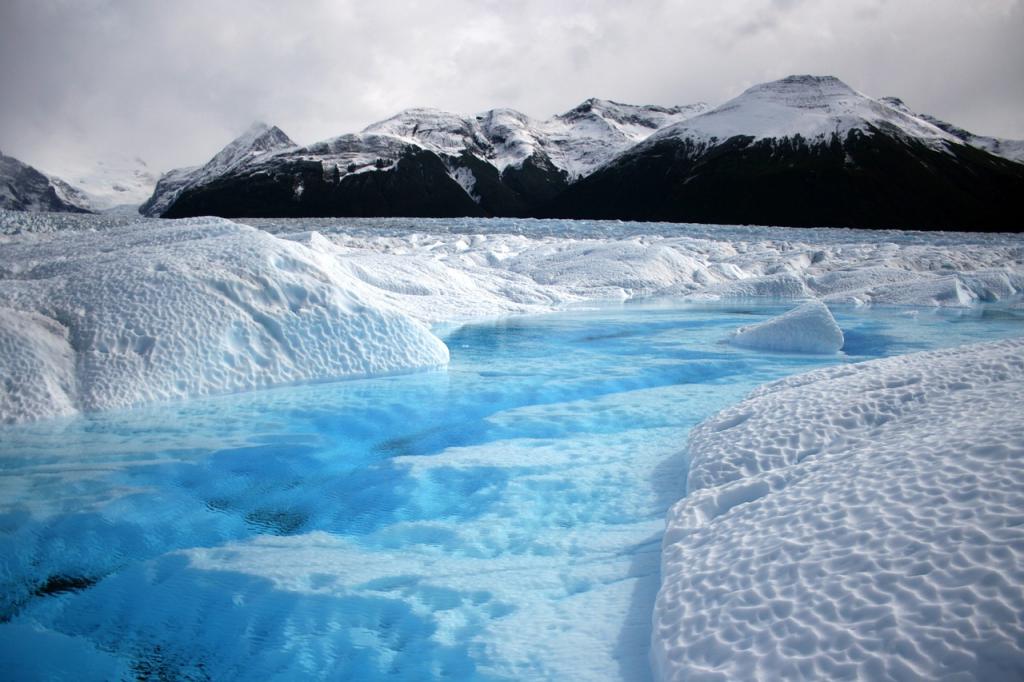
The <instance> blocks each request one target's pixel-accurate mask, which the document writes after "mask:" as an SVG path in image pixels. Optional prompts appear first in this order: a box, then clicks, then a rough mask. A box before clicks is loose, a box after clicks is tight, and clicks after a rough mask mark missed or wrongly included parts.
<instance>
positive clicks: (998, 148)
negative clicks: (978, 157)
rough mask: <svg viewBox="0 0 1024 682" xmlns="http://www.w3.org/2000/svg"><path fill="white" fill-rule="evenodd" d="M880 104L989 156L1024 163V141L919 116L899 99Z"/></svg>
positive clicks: (926, 115)
mask: <svg viewBox="0 0 1024 682" xmlns="http://www.w3.org/2000/svg"><path fill="white" fill-rule="evenodd" d="M879 101H880V102H882V103H884V104H887V105H888V106H890V107H892V108H893V109H896V110H898V111H902V112H903V113H905V114H909V115H910V116H915V117H917V118H920V119H923V120H925V121H927V122H929V123H931V124H933V125H935V126H937V127H939V128H941V129H942V130H945V131H946V132H947V133H949V134H950V135H953V136H954V137H956V138H959V139H960V140H961V141H962V142H965V143H966V144H969V145H971V146H972V147H977V148H978V149H983V150H985V151H986V152H988V153H989V154H995V155H996V156H1001V157H1003V158H1004V159H1008V160H1010V161H1016V162H1017V163H1024V140H1011V139H1007V138H1005V137H989V136H987V135H975V134H974V133H972V132H969V131H967V130H964V129H963V128H960V127H959V126H955V125H953V124H952V123H947V122H946V121H943V120H941V119H939V118H936V117H934V116H930V115H928V114H919V113H915V112H914V111H912V110H911V109H910V108H909V107H908V106H907V105H906V104H904V103H903V100H901V99H900V98H899V97H882V98H881V99H880V100H879Z"/></svg>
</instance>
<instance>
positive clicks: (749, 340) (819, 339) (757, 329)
mask: <svg viewBox="0 0 1024 682" xmlns="http://www.w3.org/2000/svg"><path fill="white" fill-rule="evenodd" d="M730 342H731V343H732V344H733V345H735V346H740V347H741V348H750V349H753V350H768V351H776V352H779V353H837V352H839V349H840V348H842V347H843V330H842V329H840V328H839V325H838V324H836V320H835V318H834V317H832V313H831V312H829V309H828V306H826V305H825V304H824V303H822V302H821V301H818V300H812V301H808V302H807V303H804V304H803V305H801V306H799V307H797V308H793V309H792V310H790V311H789V312H787V313H785V314H783V315H779V316H778V317H773V318H772V319H770V320H768V321H766V322H761V323H760V324H753V325H749V326H746V327H740V328H739V329H737V330H736V331H735V332H734V333H733V336H732V338H731V339H730Z"/></svg>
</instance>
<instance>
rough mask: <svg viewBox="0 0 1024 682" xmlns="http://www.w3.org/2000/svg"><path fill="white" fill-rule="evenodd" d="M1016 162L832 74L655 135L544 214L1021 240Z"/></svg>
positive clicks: (797, 80)
mask: <svg viewBox="0 0 1024 682" xmlns="http://www.w3.org/2000/svg"><path fill="white" fill-rule="evenodd" d="M1022 193H1024V165H1022V164H1020V163H1016V162H1013V161H1010V160H1008V159H1006V158H1002V157H1000V156H995V155H993V154H991V153H989V152H988V151H986V149H984V148H983V147H982V148H979V146H974V145H973V144H969V143H968V142H967V141H966V140H965V139H964V137H962V136H959V135H957V134H955V133H951V132H949V131H948V130H946V129H944V128H943V127H940V126H939V125H936V124H935V123H933V122H931V121H929V120H926V119H924V118H921V117H918V116H915V115H913V114H912V113H910V112H909V111H907V110H905V109H904V108H898V107H894V106H892V105H891V102H890V103H887V102H886V101H881V100H874V99H871V98H870V97H867V96H865V95H863V94H861V93H859V92H856V91H855V90H853V89H852V88H850V87H849V86H848V85H846V84H845V83H843V82H842V81H840V80H838V79H836V78H833V77H818V76H791V77H789V78H785V79H782V80H780V81H775V82H772V83H764V84H761V85H757V86H754V87H752V88H750V89H749V90H747V91H746V92H744V93H743V94H742V95H740V96H739V97H737V98H735V99H733V100H731V101H729V102H726V103H725V104H723V105H721V106H719V107H717V108H715V109H713V110H711V111H709V112H706V113H704V114H701V115H699V116H695V117H693V118H691V119H688V120H686V121H683V122H681V123H678V124H675V125H672V126H669V127H667V128H664V129H662V130H659V131H658V132H657V133H655V134H654V135H651V136H650V137H649V138H648V139H646V140H645V141H643V142H642V143H640V144H638V145H636V146H634V147H633V148H631V149H629V150H628V151H626V152H624V153H623V154H621V155H620V156H618V157H617V158H616V159H614V160H613V161H611V162H610V163H608V164H606V165H605V166H603V167H602V168H600V169H599V170H597V171H596V172H595V173H593V174H592V175H590V176H588V177H586V178H584V179H582V180H580V181H579V182H578V183H575V184H574V185H573V186H571V187H569V188H568V189H567V190H566V191H565V192H564V193H562V194H560V195H559V196H558V197H556V198H555V199H554V200H552V202H550V203H549V204H548V205H546V206H545V207H543V208H542V209H541V210H540V213H541V214H542V215H545V216H549V217H572V218H616V219H631V220H668V221H677V222H711V223H733V224H744V223H746V224H772V225H789V226H815V225H818V226H838V227H869V228H870V227H893V228H907V229H960V230H1011V231H1012V230H1019V229H1021V227H1022V226H1024V220H1022V217H1024V216H1022V212H1021V210H1020V206H1019V202H1018V201H1017V200H1016V199H1015V197H1019V196H1021V194H1022Z"/></svg>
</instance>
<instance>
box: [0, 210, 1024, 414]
mask: <svg viewBox="0 0 1024 682" xmlns="http://www.w3.org/2000/svg"><path fill="white" fill-rule="evenodd" d="M0 219H2V221H0V222H2V224H3V225H4V230H5V231H6V232H8V235H7V236H3V237H0V240H2V242H0V243H2V244H3V249H2V250H0V308H3V309H5V310H6V312H3V313H2V315H3V319H4V320H5V322H6V323H5V325H4V329H3V332H2V338H3V339H4V341H3V342H4V343H8V344H11V345H12V347H13V346H17V347H18V350H17V352H14V351H12V352H10V353H7V354H5V355H4V356H3V358H0V363H3V365H2V366H3V368H4V369H5V370H6V375H7V376H8V381H7V382H6V384H5V392H4V394H3V395H2V396H0V420H2V421H7V422H11V421H24V420H26V419H36V418H40V417H44V416H55V415H61V414H69V413H73V412H75V411H81V410H94V409H104V408H109V407H118V406H127V405H134V404H138V403H141V402H146V401H153V400H168V399H176V398H183V397H187V396H192V395H205V394H211V393H222V392H230V391H239V390H247V389H252V388H258V387H263V386H269V385H274V384H279V383H287V382H295V381H309V380H318V379H332V378H341V377H348V376H361V375H366V374H372V373H379V372H393V371H403V370H407V369H413V368H419V367H427V366H435V365H439V364H443V363H444V361H445V357H446V350H445V349H444V348H443V345H442V344H441V343H440V342H439V341H438V340H437V339H436V338H434V337H433V336H432V335H431V334H430V332H429V331H427V330H426V329H425V328H423V327H422V326H421V324H459V323H463V322H467V321H472V320H480V319H486V318H494V317H500V316H505V315H510V314H517V313H538V312H546V311H550V310H553V309H556V308H559V307H565V306H572V305H580V304H588V303H593V302H596V301H600V300H610V301H624V300H631V299H637V298H643V297H657V296H664V297H681V298H689V299H692V300H727V301H728V300H734V301H739V300H744V299H793V298H796V299H819V300H822V301H825V302H827V303H829V304H833V303H838V304H855V305H870V304H873V303H884V304H897V305H918V306H920V305H928V306H940V307H964V306H969V305H972V304H974V303H978V302H993V301H1005V300H1008V299H1010V300H1012V299H1013V298H1014V297H1017V296H1019V295H1020V293H1021V292H1022V291H1024V255H1022V254H1024V246H1022V245H1021V242H1020V240H1019V239H1018V238H1015V237H1009V236H981V237H977V236H969V235H955V234H953V235H939V236H933V235H915V234H913V233H869V232H858V231H853V230H800V231H794V230H782V229H778V228H714V229H713V228H711V227H703V226H670V227H671V230H668V229H667V228H666V226H664V225H660V224H647V225H644V224H641V225H639V226H638V225H632V224H623V223H600V222H597V223H587V224H586V225H582V226H581V225H570V224H569V223H567V222H566V221H513V220H504V221H466V220H463V221H458V220H455V221H420V222H417V223H414V225H417V226H419V227H421V228H422V227H424V226H427V227H430V228H432V229H434V230H436V231H432V232H421V231H418V230H415V229H408V228H407V229H398V230H396V229H394V228H390V227H389V226H390V225H393V224H395V221H387V220H381V221H355V224H354V225H353V226H349V225H348V223H347V222H333V221H302V220H298V221H270V222H269V224H267V227H268V229H270V230H273V231H274V232H276V233H277V234H276V235H272V234H269V233H268V232H265V231H259V230H253V229H251V228H248V227H246V226H243V225H240V224H237V223H232V222H230V221H227V220H221V219H195V220H190V221H176V222H162V221H141V222H138V223H135V224H132V223H130V222H129V223H126V222H125V221H124V219H123V218H122V217H118V218H117V219H112V218H103V217H96V218H93V217H86V218H85V219H83V218H81V217H79V216H73V217H71V218H68V217H64V216H43V217H42V218H40V217H38V216H33V215H32V214H23V215H22V216H12V214H10V213H4V214H2V215H0ZM41 220H42V222H40V221H41ZM47 221H48V222H47ZM264 222H266V221H263V222H260V223H259V224H261V225H263V224H264ZM399 222H400V221H399ZM50 223H53V225H50ZM449 223H450V224H449ZM93 225H95V226H96V231H90V229H89V228H90V226H93ZM311 225H315V226H316V227H318V228H320V231H309V229H308V228H309V227H310V226H311ZM382 228H383V229H382ZM570 228H571V230H570ZM644 228H649V230H650V231H651V232H652V233H653V234H643V233H640V234H637V230H638V229H644ZM21 229H24V230H26V232H25V233H23V234H18V233H17V232H18V230H21ZM449 229H470V230H474V231H477V232H479V233H478V234H461V233H459V232H452V231H449ZM493 229H499V230H501V231H499V232H492V233H489V232H488V230H493ZM505 230H507V232H506V231H505ZM567 230H568V231H569V232H570V233H571V231H572V230H576V231H577V232H580V231H581V230H582V233H583V234H587V232H588V230H589V231H590V232H591V233H597V234H607V236H606V237H601V238H593V237H566V236H552V235H556V234H561V233H565V232H566V231H567ZM515 231H518V232H520V233H519V234H514V233H512V232H515ZM879 234H881V235H884V236H885V237H887V238H888V239H889V240H882V241H878V240H877V238H878V235H879ZM798 239H800V240H803V241H798ZM826 326H827V325H826ZM829 338H830V339H831V340H830V341H829V342H828V343H829V344H833V343H834V339H835V335H834V333H832V334H831V336H830V337H829ZM804 340H805V341H806V339H804ZM26 344H28V345H26ZM826 345H828V344H826Z"/></svg>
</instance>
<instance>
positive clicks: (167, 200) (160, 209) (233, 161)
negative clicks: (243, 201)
mask: <svg viewBox="0 0 1024 682" xmlns="http://www.w3.org/2000/svg"><path fill="white" fill-rule="evenodd" d="M295 146H296V145H295V143H294V142H292V140H291V138H289V137H288V136H287V135H285V134H284V132H282V131H281V129H280V128H278V127H277V126H268V125H267V124H266V123H262V122H255V123H253V124H252V125H251V126H249V128H248V129H247V130H246V131H245V132H244V133H242V134H241V135H239V136H238V137H236V138H235V139H234V140H232V141H231V142H230V143H228V145H227V146H226V147H224V148H223V149H221V150H220V151H219V152H217V154H216V155H214V157H213V158H212V159H210V160H209V161H207V162H206V163H205V164H204V165H202V166H199V167H187V168H175V169H173V170H171V171H169V172H167V173H164V174H163V175H162V176H160V179H159V180H158V181H157V182H156V187H155V189H154V190H153V192H152V196H150V197H149V198H148V199H146V200H145V202H144V203H143V204H142V206H140V207H139V212H140V213H143V214H144V215H151V216H159V215H162V214H163V213H164V212H165V211H166V210H167V208H168V207H169V206H170V205H171V204H173V203H174V201H175V199H177V198H178V196H179V195H180V194H181V193H182V192H183V191H185V190H186V189H188V188H190V187H195V186H199V185H202V184H204V183H208V182H210V181H212V180H214V179H216V178H218V177H220V176H221V175H224V174H225V173H228V172H230V171H231V170H233V169H235V168H237V167H239V166H243V165H246V164H252V163H254V162H255V161H257V160H259V159H261V158H262V157H264V156H267V155H269V154H271V153H273V152H277V151H281V150H283V149H289V148H292V147H295Z"/></svg>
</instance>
